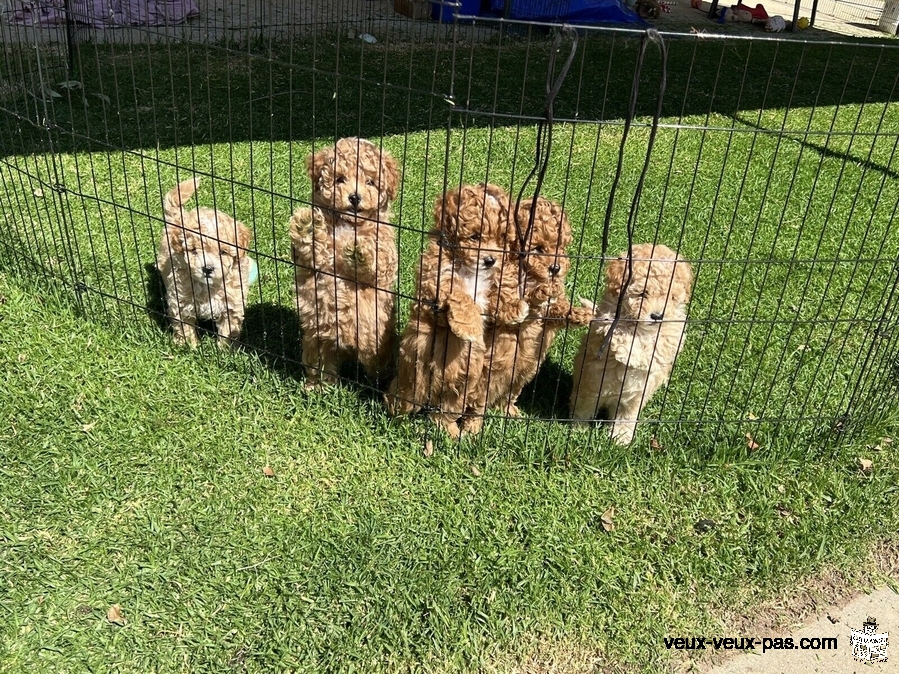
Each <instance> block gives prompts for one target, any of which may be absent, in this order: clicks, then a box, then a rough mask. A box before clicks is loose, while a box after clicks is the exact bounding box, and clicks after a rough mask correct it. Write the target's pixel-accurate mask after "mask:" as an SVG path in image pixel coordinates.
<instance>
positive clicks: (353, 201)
mask: <svg viewBox="0 0 899 674" xmlns="http://www.w3.org/2000/svg"><path fill="white" fill-rule="evenodd" d="M347 199H348V200H349V202H350V203H351V204H352V205H353V208H358V207H359V202H360V201H362V197H360V196H359V194H358V193H357V192H353V193H352V194H351V195H350V196H348V197H347Z"/></svg>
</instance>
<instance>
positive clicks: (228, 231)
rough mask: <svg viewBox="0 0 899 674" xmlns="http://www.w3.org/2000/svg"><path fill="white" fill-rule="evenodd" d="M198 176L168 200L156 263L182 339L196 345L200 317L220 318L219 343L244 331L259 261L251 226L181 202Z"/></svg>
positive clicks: (170, 315) (177, 335)
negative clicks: (251, 246)
mask: <svg viewBox="0 0 899 674" xmlns="http://www.w3.org/2000/svg"><path fill="white" fill-rule="evenodd" d="M199 185H200V179H199V178H196V177H195V178H191V179H189V180H185V181H184V182H182V183H180V184H178V185H177V186H176V187H175V188H173V189H172V190H171V191H170V192H169V193H168V194H166V195H165V198H164V200H163V208H164V210H165V222H166V225H165V230H164V231H163V233H162V238H161V240H160V242H159V249H158V251H157V254H156V267H157V269H158V270H159V273H160V274H161V275H162V279H163V281H164V282H165V289H166V305H167V314H168V318H169V321H170V322H171V324H172V328H173V329H174V331H175V341H176V342H178V343H179V344H188V345H190V346H196V345H197V343H198V339H197V321H199V320H213V321H215V324H216V328H217V330H216V331H217V335H218V344H219V346H220V347H226V346H228V345H233V344H234V343H235V341H236V340H237V339H238V337H239V336H240V330H241V327H242V326H243V318H244V310H245V309H246V302H247V297H248V291H249V286H250V283H251V282H252V275H253V273H254V272H255V263H254V261H253V260H252V259H251V258H250V257H249V256H248V255H247V246H249V244H250V230H249V229H247V228H246V226H245V225H243V224H242V223H241V222H238V221H237V220H234V219H233V218H232V217H231V216H230V215H228V214H227V213H223V212H222V211H218V210H215V209H212V208H205V207H203V208H201V207H197V208H194V209H193V210H186V209H184V208H183V206H182V204H183V203H184V202H185V201H187V200H188V199H190V198H191V197H192V196H193V194H194V192H196V190H197V188H198V187H199Z"/></svg>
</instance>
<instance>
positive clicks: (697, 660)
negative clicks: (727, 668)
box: [679, 538, 899, 672]
mask: <svg viewBox="0 0 899 674" xmlns="http://www.w3.org/2000/svg"><path fill="white" fill-rule="evenodd" d="M891 582H892V583H894V584H895V583H899V538H897V539H895V540H891V541H885V542H883V543H881V544H879V545H877V546H875V547H874V549H873V550H872V551H871V554H870V555H869V556H868V559H867V562H866V563H865V564H863V565H862V566H861V567H860V568H858V569H856V570H855V571H852V572H847V571H842V570H839V569H835V568H830V569H827V570H825V571H823V572H821V573H820V574H817V575H815V576H813V577H810V578H807V579H804V580H802V581H800V582H798V583H797V584H796V585H795V586H794V587H792V588H790V589H788V590H786V591H785V592H783V593H781V594H780V595H779V596H777V597H776V598H775V597H772V596H763V595H761V594H759V593H755V592H748V593H747V594H746V595H745V596H744V597H741V598H740V599H739V600H737V601H733V602H730V604H729V605H728V606H718V607H712V608H710V612H712V613H713V614H714V615H719V616H720V620H721V624H722V629H721V634H720V635H707V636H743V635H747V636H749V635H752V636H766V635H786V634H790V633H792V632H793V631H795V630H796V629H798V628H799V627H800V626H802V625H804V624H808V623H810V622H813V621H815V620H816V619H817V618H819V617H825V616H826V615H832V614H834V613H837V612H839V610H840V609H842V608H843V607H844V606H846V605H847V604H848V603H849V602H851V601H852V600H853V599H855V598H856V597H858V596H860V595H862V594H866V593H867V592H869V591H871V590H873V589H874V588H875V587H877V586H883V585H884V584H889V583H891ZM741 604H742V605H744V606H745V605H752V608H751V609H749V610H748V611H742V610H739V609H738V608H735V607H738V606H740V605H741ZM679 653H680V654H683V656H684V657H683V660H682V661H681V662H680V669H681V671H683V672H708V671H709V670H710V669H712V668H714V667H716V666H719V665H721V664H722V663H723V662H725V661H727V660H730V659H731V658H733V657H735V656H737V655H739V654H740V652H739V651H723V650H721V651H716V650H714V649H712V650H705V651H699V653H700V656H699V657H693V658H691V657H690V655H688V653H689V652H688V651H679Z"/></svg>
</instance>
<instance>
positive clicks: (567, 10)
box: [490, 0, 645, 25]
mask: <svg viewBox="0 0 899 674" xmlns="http://www.w3.org/2000/svg"><path fill="white" fill-rule="evenodd" d="M505 4H506V3H505V0H490V10H491V12H492V13H494V14H502V13H503V7H505ZM509 18H510V19H519V20H524V21H551V22H560V23H582V24H591V23H635V24H639V25H645V22H644V21H643V19H641V18H640V17H639V16H637V13H636V12H635V11H634V10H632V9H631V8H629V7H626V6H625V5H624V3H622V2H621V0H512V15H511V16H510V17H509Z"/></svg>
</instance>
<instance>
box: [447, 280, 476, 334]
mask: <svg viewBox="0 0 899 674" xmlns="http://www.w3.org/2000/svg"><path fill="white" fill-rule="evenodd" d="M448 305H449V306H448V309H449V311H448V313H447V320H448V321H449V328H450V330H452V331H453V334H454V335H456V336H457V337H458V338H459V339H461V340H463V341H465V342H473V343H476V344H482V343H483V342H484V319H483V317H482V316H481V309H480V307H479V306H478V305H477V304H475V302H474V300H473V299H471V297H469V296H468V295H467V294H466V293H465V292H464V291H462V290H458V289H457V290H454V291H453V292H452V293H451V294H450V296H449V299H448Z"/></svg>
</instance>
